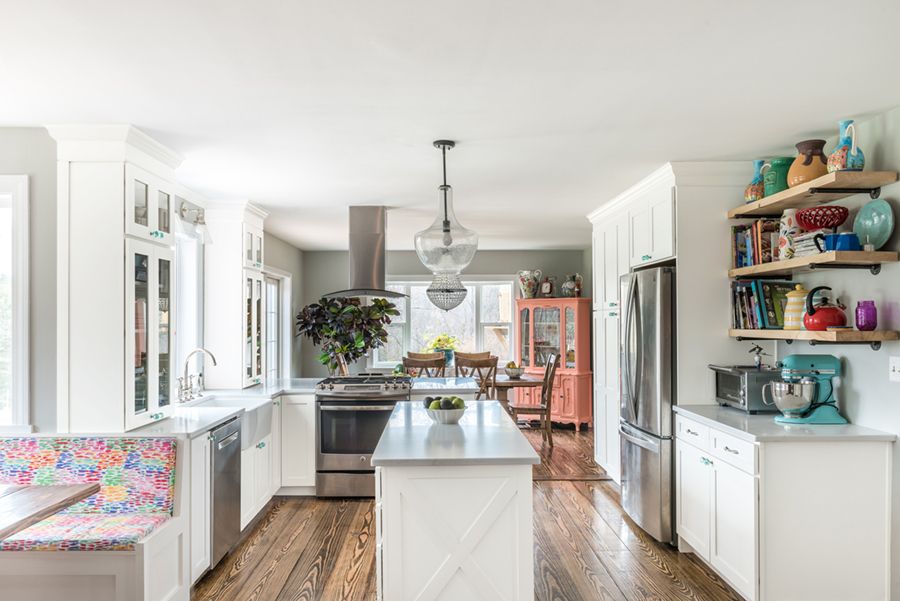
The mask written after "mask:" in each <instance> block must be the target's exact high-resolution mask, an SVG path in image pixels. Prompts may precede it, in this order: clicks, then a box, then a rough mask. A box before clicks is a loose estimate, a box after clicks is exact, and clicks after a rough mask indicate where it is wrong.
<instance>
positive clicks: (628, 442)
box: [619, 267, 675, 543]
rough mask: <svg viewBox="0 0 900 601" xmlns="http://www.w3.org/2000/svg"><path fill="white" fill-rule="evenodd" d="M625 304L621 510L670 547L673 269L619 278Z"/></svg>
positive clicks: (621, 349)
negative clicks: (622, 508)
mask: <svg viewBox="0 0 900 601" xmlns="http://www.w3.org/2000/svg"><path fill="white" fill-rule="evenodd" d="M620 303H621V304H620V305H619V306H620V307H622V308H623V313H622V315H623V320H622V327H621V328H620V340H619V358H620V361H619V377H620V378H621V386H620V391H621V393H620V413H619V417H620V419H619V438H620V444H621V448H622V458H621V461H622V474H621V478H622V506H623V507H624V509H625V512H626V513H627V514H628V515H629V517H631V519H632V520H634V521H635V522H636V523H637V524H638V526H640V527H641V528H643V529H644V530H645V531H647V533H649V534H650V535H651V536H653V538H655V539H656V540H658V541H660V542H665V543H671V542H673V541H674V540H675V536H674V531H673V524H674V512H673V507H674V505H673V502H674V495H673V492H672V485H673V465H674V463H673V459H672V458H673V448H672V447H673V444H674V441H673V440H672V406H673V405H674V404H675V268H674V267H656V268H651V269H644V270H640V271H635V272H632V273H629V274H627V275H624V276H622V278H621V280H620Z"/></svg>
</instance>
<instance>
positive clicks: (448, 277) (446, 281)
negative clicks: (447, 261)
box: [425, 273, 468, 311]
mask: <svg viewBox="0 0 900 601" xmlns="http://www.w3.org/2000/svg"><path fill="white" fill-rule="evenodd" d="M467 293H468V290H466V287H465V286H463V283H462V280H460V279H459V275H457V274H455V273H436V274H434V279H433V280H432V281H431V285H430V286H428V289H427V290H426V291H425V294H427V295H428V300H430V301H431V304H432V305H434V306H435V307H437V308H438V309H443V310H444V311H449V310H450V309H455V308H456V307H458V306H459V305H460V303H461V302H463V301H464V300H465V298H466V294H467Z"/></svg>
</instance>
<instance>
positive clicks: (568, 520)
mask: <svg viewBox="0 0 900 601" xmlns="http://www.w3.org/2000/svg"><path fill="white" fill-rule="evenodd" d="M524 432H525V435H526V436H527V437H528V439H529V440H530V441H531V442H532V444H534V445H535V447H536V448H538V449H539V450H540V452H541V458H542V459H541V460H542V465H540V466H536V467H535V470H534V477H535V483H534V527H535V532H534V536H535V548H534V559H535V561H534V571H535V600H536V601H594V600H602V601H650V600H652V601H726V600H729V601H740V599H741V597H739V596H738V595H737V593H735V592H734V591H732V590H731V588H729V586H728V585H727V584H725V583H724V582H722V580H721V579H719V578H718V577H717V576H716V575H715V574H713V573H712V572H711V571H710V570H708V569H707V568H706V567H705V566H704V565H703V564H702V563H700V562H699V561H697V560H695V559H694V558H693V556H691V555H684V554H680V553H678V552H677V551H676V550H675V549H673V548H671V547H668V546H666V545H660V544H659V543H657V542H656V541H654V540H653V539H651V538H650V537H649V536H647V535H646V534H645V533H644V532H643V531H642V530H640V529H639V528H638V527H637V526H635V525H634V524H633V523H632V522H631V521H630V520H629V519H628V518H627V517H625V515H624V513H623V512H622V508H621V507H620V506H619V503H618V500H619V492H618V488H617V487H616V485H615V484H614V483H613V482H612V481H610V480H609V479H608V477H607V476H606V474H605V473H604V472H603V470H602V469H601V468H600V467H599V466H597V465H596V464H594V462H593V459H592V457H593V451H592V450H591V448H590V445H591V441H592V440H593V438H592V437H593V434H592V433H591V432H590V431H587V432H581V433H579V432H575V431H572V430H564V429H561V430H558V431H554V443H555V444H554V448H553V450H552V451H550V450H549V449H540V440H541V439H540V433H539V432H537V431H528V430H527V429H526V430H524ZM192 599H193V601H362V600H365V601H373V600H374V599H375V525H374V523H373V502H372V501H371V500H369V499H365V500H358V501H357V500H340V501H334V500H319V499H313V498H308V497H285V498H278V499H276V500H275V502H274V503H273V505H272V507H271V509H270V510H269V512H268V513H267V514H266V515H265V516H264V517H263V518H262V519H260V520H259V522H258V523H257V525H256V526H255V528H254V529H253V531H252V532H251V533H250V534H249V535H248V536H247V537H246V538H245V539H244V541H243V542H242V543H241V544H240V545H239V546H238V548H237V549H235V551H234V552H233V553H232V554H231V555H230V556H228V557H226V558H225V559H224V560H223V561H222V562H221V563H220V564H219V566H217V567H216V569H215V570H213V571H212V572H210V573H209V574H207V575H206V576H205V577H204V578H203V579H202V580H201V581H200V582H199V583H197V586H196V587H195V590H194V592H193V595H192Z"/></svg>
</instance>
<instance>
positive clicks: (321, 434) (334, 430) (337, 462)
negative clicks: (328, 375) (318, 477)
mask: <svg viewBox="0 0 900 601" xmlns="http://www.w3.org/2000/svg"><path fill="white" fill-rule="evenodd" d="M395 404H396V401H393V400H377V401H376V400H369V401H367V400H359V399H354V400H348V399H335V398H319V399H318V400H317V403H316V413H317V415H318V420H317V421H318V424H319V431H318V436H317V441H316V470H317V471H320V472H322V471H325V472H329V471H337V472H357V471H359V472H371V471H373V468H372V453H374V452H375V447H376V446H377V445H378V440H379V439H380V438H381V434H382V433H383V432H384V429H385V427H386V426H387V423H388V420H389V419H390V417H391V413H392V412H393V411H394V405H395Z"/></svg>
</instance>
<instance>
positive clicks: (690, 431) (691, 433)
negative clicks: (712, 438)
mask: <svg viewBox="0 0 900 601" xmlns="http://www.w3.org/2000/svg"><path fill="white" fill-rule="evenodd" d="M684 431H685V432H687V433H688V434H690V435H691V436H700V433H699V432H694V431H693V430H691V429H690V428H685V429H684Z"/></svg>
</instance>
